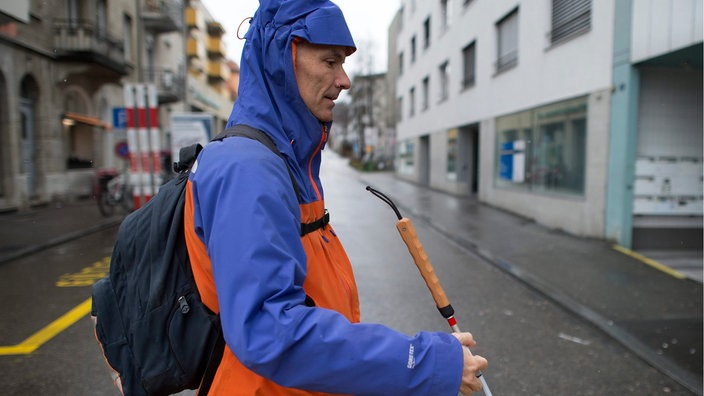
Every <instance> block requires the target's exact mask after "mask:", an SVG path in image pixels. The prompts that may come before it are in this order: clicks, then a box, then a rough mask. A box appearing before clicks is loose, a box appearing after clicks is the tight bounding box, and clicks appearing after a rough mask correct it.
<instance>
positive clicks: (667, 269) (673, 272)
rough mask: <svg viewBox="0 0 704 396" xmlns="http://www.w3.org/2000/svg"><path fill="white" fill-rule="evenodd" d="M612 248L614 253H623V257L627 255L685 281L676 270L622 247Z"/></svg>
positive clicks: (683, 276) (615, 246)
mask: <svg viewBox="0 0 704 396" xmlns="http://www.w3.org/2000/svg"><path fill="white" fill-rule="evenodd" d="M613 248H614V250H616V251H619V252H621V253H623V254H625V255H627V256H631V257H633V258H634V259H636V260H639V261H641V262H643V263H644V264H647V265H649V266H651V267H653V268H655V269H657V270H660V271H662V272H664V273H666V274H668V275H670V276H672V277H675V278H677V279H685V278H687V277H686V276H685V275H684V274H683V273H681V272H679V271H677V270H674V269H672V268H670V267H668V266H666V265H664V264H660V263H658V262H657V261H655V260H653V259H650V258H647V257H645V256H643V255H642V254H640V253H636V252H634V251H632V250H630V249H626V248H625V247H623V246H620V245H614V246H613Z"/></svg>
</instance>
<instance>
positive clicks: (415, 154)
mask: <svg viewBox="0 0 704 396" xmlns="http://www.w3.org/2000/svg"><path fill="white" fill-rule="evenodd" d="M399 14H400V19H401V21H400V23H398V25H399V27H398V29H397V37H396V40H395V41H396V52H395V53H394V54H390V56H391V57H395V58H396V59H394V64H395V65H397V66H396V68H395V70H390V73H394V74H396V91H395V92H396V101H397V107H398V108H399V109H400V117H399V118H400V119H399V122H398V123H397V125H396V133H397V136H398V147H397V155H396V172H397V174H398V176H399V177H401V178H404V179H407V180H410V181H414V182H417V183H421V184H425V185H427V186H429V187H431V188H435V189H439V190H444V191H447V192H450V193H454V194H460V195H470V194H471V195H475V196H476V197H477V198H478V199H479V200H480V201H483V202H486V203H488V204H491V205H493V206H496V207H499V208H503V209H505V210H508V211H511V212H514V213H517V214H519V215H522V216H525V217H527V218H531V219H534V220H536V221H538V222H539V223H541V224H544V225H546V226H548V227H552V228H556V229H561V230H565V231H567V232H569V233H572V234H575V235H580V236H588V237H597V238H606V239H609V240H613V241H615V242H617V243H620V244H622V245H624V246H627V247H632V246H633V247H639V246H640V245H643V244H652V243H654V241H655V240H657V241H658V242H657V243H658V244H659V245H660V246H658V248H668V247H672V246H673V245H674V244H679V245H680V247H682V246H681V245H682V244H683V243H685V244H687V245H688V247H691V248H695V247H696V246H697V245H698V247H699V248H701V240H702V238H701V236H702V234H701V230H702V1H701V0H684V1H676V0H660V1H631V0H624V1H618V2H612V1H607V0H550V1H549V0H539V1H535V0H523V1H518V0H492V1H488V0H434V1H419V0H404V1H403V2H402V7H401V10H400V11H399ZM390 34H391V33H390ZM389 64H390V65H391V64H392V63H391V60H390V61H389ZM675 234H676V235H677V237H676V238H668V237H667V236H668V235H675Z"/></svg>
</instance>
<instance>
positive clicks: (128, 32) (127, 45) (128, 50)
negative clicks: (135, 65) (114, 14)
mask: <svg viewBox="0 0 704 396" xmlns="http://www.w3.org/2000/svg"><path fill="white" fill-rule="evenodd" d="M122 34H123V36H122V42H123V48H124V51H125V61H126V62H128V63H131V62H132V17H130V16H129V15H127V14H125V15H124V19H123V22H122Z"/></svg>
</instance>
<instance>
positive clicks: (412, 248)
mask: <svg viewBox="0 0 704 396" xmlns="http://www.w3.org/2000/svg"><path fill="white" fill-rule="evenodd" d="M396 228H397V229H398V232H399V233H400V234H401V238H402V239H403V242H405V243H406V246H407V247H408V251H409V252H410V253H411V256H412V257H413V261H414V262H415V263H416V267H418V270H419V271H420V275H421V276H422V277H423V280H424V281H425V284H426V285H427V286H428V289H429V290H430V294H432V295H433V300H435V304H436V305H437V306H438V308H443V307H447V306H449V305H450V300H448V298H447V296H446V295H445V291H444V290H443V289H442V286H441V285H440V280H439V279H438V277H437V275H435V270H434V269H433V266H432V265H431V264H430V259H429V258H428V255H427V254H425V250H423V245H421V243H420V240H419V239H418V235H416V230H415V229H414V228H413V224H412V223H411V220H410V219H407V218H405V217H404V218H402V219H401V220H399V221H398V223H396Z"/></svg>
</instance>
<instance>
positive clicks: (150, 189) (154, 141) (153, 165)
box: [124, 84, 162, 209]
mask: <svg viewBox="0 0 704 396" xmlns="http://www.w3.org/2000/svg"><path fill="white" fill-rule="evenodd" d="M124 93H125V108H126V113H127V145H128V150H129V151H128V158H129V161H130V184H131V186H132V191H133V197H134V206H135V209H137V208H140V207H141V206H142V205H144V204H145V203H147V202H148V201H149V200H150V199H151V198H152V196H154V194H156V192H157V190H158V189H159V186H160V185H161V181H162V176H161V160H160V152H161V139H160V133H159V121H158V119H159V118H158V117H159V115H158V105H159V104H158V99H157V92H156V87H155V86H154V85H153V84H149V85H146V84H125V88H124ZM147 106H149V107H147Z"/></svg>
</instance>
